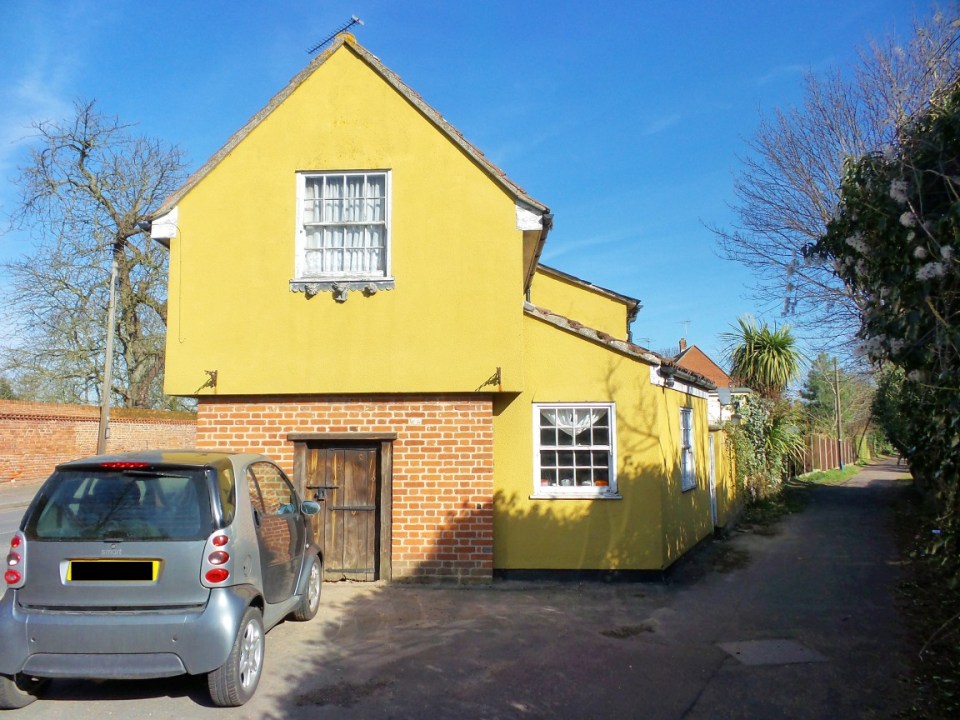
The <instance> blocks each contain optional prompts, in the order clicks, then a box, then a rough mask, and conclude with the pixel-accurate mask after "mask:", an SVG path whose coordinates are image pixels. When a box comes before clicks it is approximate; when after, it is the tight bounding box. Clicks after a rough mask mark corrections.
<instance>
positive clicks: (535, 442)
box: [153, 34, 714, 581]
mask: <svg viewBox="0 0 960 720" xmlns="http://www.w3.org/2000/svg"><path fill="white" fill-rule="evenodd" d="M552 219H553V218H552V215H551V214H550V211H549V209H548V208H547V206H546V205H544V204H543V203H541V202H539V201H537V200H535V199H534V198H532V197H531V196H530V195H528V194H527V193H526V192H525V191H524V190H522V189H521V188H520V187H518V186H517V185H516V184H515V183H513V182H512V181H511V180H510V179H509V178H507V176H506V175H505V174H504V173H503V172H502V171H501V170H499V169H498V168H496V167H495V166H494V165H493V164H492V163H490V162H489V160H487V159H486V158H485V157H484V156H483V154H482V153H480V151H479V150H477V149H476V148H475V147H474V146H473V145H471V144H470V143H468V142H467V141H466V140H465V139H464V138H463V136H462V135H461V134H460V133H459V132H458V131H457V130H456V129H455V128H453V127H452V126H451V125H450V124H449V123H447V122H446V120H444V118H443V117H442V116H441V115H440V114H439V113H437V112H436V111H435V110H434V109H432V108H431V107H430V106H428V105H427V104H426V103H425V102H424V101H423V100H422V99H421V98H420V97H419V96H418V95H417V94H416V93H415V92H414V91H412V90H411V89H410V88H409V87H408V86H407V85H406V84H405V83H404V82H403V81H402V80H401V79H400V78H399V77H397V76H396V75H395V74H394V73H393V72H391V71H390V70H389V69H388V68H387V67H386V66H384V65H383V63H381V62H380V60H379V59H377V58H376V57H374V56H373V55H372V54H370V53H369V51H367V50H366V49H364V48H363V47H361V46H360V45H359V44H358V43H357V42H356V40H355V39H354V38H353V37H352V36H350V35H347V34H343V35H340V36H339V37H338V38H337V39H336V40H335V41H334V42H333V44H332V46H331V47H330V48H329V49H328V50H327V51H326V52H324V53H323V54H322V55H320V56H318V57H317V58H315V59H314V60H313V61H312V62H311V63H310V64H309V65H308V66H307V67H306V68H305V69H304V70H303V71H302V72H301V73H300V74H299V75H297V76H296V77H295V78H294V79H293V80H292V81H291V82H290V83H289V84H288V85H287V87H286V88H284V89H283V90H282V91H281V92H280V93H279V94H278V95H277V96H276V97H274V98H273V99H272V100H271V101H270V103H269V104H268V105H267V106H266V107H265V108H263V109H262V110H261V111H260V112H258V113H257V114H256V115H254V116H253V117H252V118H251V120H250V121H249V122H248V123H247V124H246V125H245V126H244V127H243V128H241V129H240V130H239V131H238V132H237V133H235V134H234V135H233V136H232V137H231V138H230V139H229V140H228V141H227V143H226V144H225V145H224V147H223V148H221V150H220V151H218V152H217V153H216V154H215V155H214V156H213V157H212V158H210V160H209V161H208V162H207V163H206V164H204V165H203V166H202V167H201V168H200V169H199V170H198V171H197V172H196V173H194V175H193V176H191V178H190V179H189V180H188V181H187V183H186V184H185V185H184V186H183V187H182V188H180V189H179V190H178V191H177V192H176V193H174V194H173V195H172V196H171V197H170V198H169V199H168V200H167V201H166V202H165V204H164V205H163V207H162V208H160V210H159V211H158V212H157V213H156V215H155V216H154V219H153V236H154V238H156V239H157V240H158V241H160V242H162V243H164V244H165V245H167V246H168V247H169V249H170V281H169V282H170V287H169V298H170V306H169V313H168V318H169V327H170V333H169V335H168V338H167V349H166V391H167V392H168V393H170V394H172V395H181V396H193V397H196V398H197V401H198V408H197V412H198V420H197V442H198V445H200V446H203V447H221V448H233V449H236V450H249V451H262V452H265V453H268V454H270V455H272V456H274V457H276V458H277V459H278V461H279V462H280V464H281V465H282V467H283V468H284V469H285V470H286V471H287V472H288V473H289V474H290V475H291V477H292V479H293V481H294V482H295V484H296V485H297V486H298V487H299V489H300V490H301V491H303V492H306V493H308V494H309V493H317V494H318V495H319V496H320V497H321V498H322V500H323V504H324V508H325V509H324V513H323V531H322V532H323V537H322V541H323V543H324V548H325V551H324V552H325V554H324V561H325V570H326V576H327V577H328V578H342V577H348V578H366V579H369V578H425V579H444V578H448V579H449V578H454V579H458V580H461V581H484V580H489V579H490V578H491V577H492V576H493V574H494V573H502V574H510V573H522V572H528V571H544V570H547V571H552V570H577V571H596V572H633V571H659V570H662V569H663V568H665V567H667V566H668V565H670V564H671V563H672V562H674V561H675V560H676V559H677V558H678V557H680V556H681V555H682V554H683V553H684V552H685V551H686V550H688V549H689V548H690V547H692V546H693V545H695V544H696V543H697V542H698V541H699V540H700V539H702V538H703V537H705V536H707V535H709V534H710V533H711V532H712V530H713V524H712V522H711V518H710V511H709V506H710V498H709V494H710V487H711V483H709V482H708V476H709V475H710V463H709V459H708V454H707V438H708V427H707V426H708V421H707V416H706V399H707V395H708V392H709V391H710V390H711V389H712V388H713V387H714V386H713V383H711V382H710V381H709V380H708V379H706V378H704V377H703V376H701V375H699V374H698V373H694V372H690V371H687V370H684V369H683V368H681V367H678V366H677V365H676V364H674V363H673V362H672V361H671V360H668V359H666V358H663V357H661V356H659V355H657V354H655V353H652V352H650V351H648V350H646V349H644V348H642V347H639V346H637V345H634V344H633V343H632V342H630V339H629V325H630V322H631V320H632V319H633V318H634V317H635V316H636V314H637V312H638V310H639V307H640V303H639V301H637V300H635V299H633V298H629V297H627V296H624V295H621V294H618V293H615V292H612V291H610V290H606V289H604V288H601V287H598V286H596V285H593V284H590V283H588V282H585V281H583V280H580V279H578V278H576V277H574V276H571V275H568V274H565V273H562V272H559V271H556V270H553V269H550V268H546V267H544V266H542V265H540V264H539V263H538V259H539V256H540V253H541V250H542V248H543V244H544V242H546V239H547V234H548V231H549V229H550V227H551V224H552Z"/></svg>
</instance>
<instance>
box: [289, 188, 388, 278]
mask: <svg viewBox="0 0 960 720" xmlns="http://www.w3.org/2000/svg"><path fill="white" fill-rule="evenodd" d="M357 176H365V177H366V176H377V177H382V178H383V181H384V208H383V213H384V218H383V220H382V222H381V221H374V222H370V221H366V220H364V221H359V222H355V223H351V222H348V221H344V222H338V223H309V224H316V225H330V226H344V227H349V226H350V225H374V224H376V225H382V227H383V235H384V240H383V269H382V271H376V272H349V271H333V272H314V273H308V272H307V261H306V255H307V225H308V223H307V222H306V221H305V218H304V209H305V206H306V202H307V181H308V180H311V179H315V178H335V177H341V178H343V179H344V183H346V179H347V178H349V177H354V178H355V177H357ZM296 177H297V191H296V202H297V211H296V245H295V253H296V254H295V260H294V280H292V281H291V286H292V289H294V290H305V291H307V292H308V293H311V292H317V291H318V290H328V289H343V290H366V291H371V290H372V291H373V292H375V291H376V290H377V289H390V288H392V287H393V275H392V267H391V263H392V254H393V253H392V246H393V232H392V227H391V224H392V217H393V207H392V196H393V193H392V187H391V185H392V183H391V172H390V171H389V170H337V171H310V172H298V173H297V176H296Z"/></svg>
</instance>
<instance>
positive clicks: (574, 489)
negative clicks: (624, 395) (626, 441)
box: [534, 404, 617, 498]
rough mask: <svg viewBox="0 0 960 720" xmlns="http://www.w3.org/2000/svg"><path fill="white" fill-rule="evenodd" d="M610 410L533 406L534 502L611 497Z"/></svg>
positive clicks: (605, 406) (605, 407)
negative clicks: (538, 498) (553, 499)
mask: <svg viewBox="0 0 960 720" xmlns="http://www.w3.org/2000/svg"><path fill="white" fill-rule="evenodd" d="M613 408H614V406H613V405H609V404H590V405H534V422H535V428H534V432H535V435H534V437H535V438H536V441H537V442H536V448H535V465H536V467H535V473H536V477H535V481H534V482H535V487H534V496H538V497H581V498H582V497H609V496H616V492H617V489H616V474H615V472H614V463H613V461H614V457H615V456H616V452H615V440H614V426H613V419H614V409H613Z"/></svg>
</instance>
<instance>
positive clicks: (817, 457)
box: [790, 435, 857, 475]
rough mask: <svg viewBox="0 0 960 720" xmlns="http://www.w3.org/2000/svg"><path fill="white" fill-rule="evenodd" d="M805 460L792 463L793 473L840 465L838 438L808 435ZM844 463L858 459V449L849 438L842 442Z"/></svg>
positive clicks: (805, 444)
mask: <svg viewBox="0 0 960 720" xmlns="http://www.w3.org/2000/svg"><path fill="white" fill-rule="evenodd" d="M804 446H805V447H804V452H803V460H802V461H795V462H793V463H792V464H791V468H790V470H791V472H790V474H791V475H803V474H804V473H808V472H814V471H816V470H834V469H836V468H839V467H840V460H841V448H840V447H838V446H837V439H836V438H832V437H830V436H829V435H808V436H807V438H806V441H805V442H804ZM842 452H843V456H842V459H843V464H844V466H846V465H850V464H852V463H855V462H856V461H857V451H856V449H855V448H854V446H853V441H852V440H850V439H849V438H848V439H846V440H844V441H843V443H842Z"/></svg>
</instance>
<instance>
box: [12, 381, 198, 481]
mask: <svg viewBox="0 0 960 720" xmlns="http://www.w3.org/2000/svg"><path fill="white" fill-rule="evenodd" d="M99 422H100V408H98V407H92V406H89V405H60V404H56V403H37V402H27V401H22V400H0V484H2V483H7V482H35V481H38V480H43V479H44V478H46V477H47V476H48V475H49V474H50V471H51V470H52V469H53V468H54V466H55V465H57V464H58V463H61V462H66V461H67V460H74V459H76V458H79V457H84V456H87V455H93V454H94V453H96V451H97V430H98V427H99ZM195 444H196V419H195V418H194V416H193V414H192V413H172V412H164V411H162V410H130V409H125V408H113V409H112V410H111V412H110V438H109V439H108V441H107V451H108V452H124V451H127V450H149V449H160V448H170V449H175V448H191V447H194V445H195Z"/></svg>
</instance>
